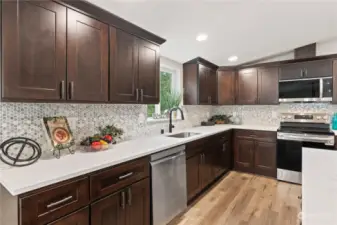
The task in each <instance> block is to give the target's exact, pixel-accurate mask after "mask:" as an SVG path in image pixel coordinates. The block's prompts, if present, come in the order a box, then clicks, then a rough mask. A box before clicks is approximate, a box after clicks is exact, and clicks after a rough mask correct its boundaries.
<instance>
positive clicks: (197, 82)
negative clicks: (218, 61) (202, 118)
mask: <svg viewBox="0 0 337 225" xmlns="http://www.w3.org/2000/svg"><path fill="white" fill-rule="evenodd" d="M217 68H218V67H217V66H215V65H214V64H211V63H210V62H208V61H206V60H203V59H201V58H197V59H194V60H191V61H189V62H187V63H185V64H184V65H183V73H184V75H183V85H184V104H185V105H216V104H217V102H218V100H217V97H218V96H217V75H216V70H217Z"/></svg>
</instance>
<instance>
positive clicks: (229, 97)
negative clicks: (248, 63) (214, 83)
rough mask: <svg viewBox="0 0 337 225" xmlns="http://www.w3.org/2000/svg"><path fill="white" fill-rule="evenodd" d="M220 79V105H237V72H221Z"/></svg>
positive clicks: (218, 73)
mask: <svg viewBox="0 0 337 225" xmlns="http://www.w3.org/2000/svg"><path fill="white" fill-rule="evenodd" d="M217 78H218V104H219V105H234V104H235V71H232V70H222V71H221V70H219V71H217Z"/></svg>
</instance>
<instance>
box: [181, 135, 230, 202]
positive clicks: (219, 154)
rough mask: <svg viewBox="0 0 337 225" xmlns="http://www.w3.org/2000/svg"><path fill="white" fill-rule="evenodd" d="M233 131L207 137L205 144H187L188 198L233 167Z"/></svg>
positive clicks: (191, 197) (190, 198)
mask: <svg viewBox="0 0 337 225" xmlns="http://www.w3.org/2000/svg"><path fill="white" fill-rule="evenodd" d="M230 134H231V133H230V132H229V133H228V132H225V133H223V135H214V136H211V137H209V138H207V140H206V141H204V142H203V143H204V144H203V145H200V144H198V145H197V144H195V143H196V142H191V143H189V144H187V150H186V155H187V160H186V172H187V174H186V176H187V198H188V201H191V200H192V199H193V198H194V197H195V196H196V195H198V194H199V193H201V192H202V191H203V190H204V189H205V188H206V187H207V186H208V185H210V184H211V183H212V182H213V181H215V180H216V179H217V178H218V177H219V176H220V175H222V174H224V172H226V171H228V170H229V169H230V168H231V162H232V153H231V152H232V147H231V140H230V139H231V135H230Z"/></svg>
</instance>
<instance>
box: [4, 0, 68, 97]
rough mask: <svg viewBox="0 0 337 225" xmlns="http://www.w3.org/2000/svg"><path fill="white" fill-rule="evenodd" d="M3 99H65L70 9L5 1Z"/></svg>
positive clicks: (35, 3)
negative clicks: (68, 15)
mask: <svg viewBox="0 0 337 225" xmlns="http://www.w3.org/2000/svg"><path fill="white" fill-rule="evenodd" d="M2 13H3V15H2V30H3V31H4V32H3V34H2V41H3V42H2V43H3V44H2V60H3V64H2V65H3V68H2V98H4V99H18V100H62V99H63V100H65V99H66V95H65V94H66V93H65V91H66V90H65V86H64V85H65V83H64V82H65V81H66V26H67V24H66V8H65V7H64V6H61V5H59V4H57V3H55V2H52V1H19V0H17V1H4V2H2Z"/></svg>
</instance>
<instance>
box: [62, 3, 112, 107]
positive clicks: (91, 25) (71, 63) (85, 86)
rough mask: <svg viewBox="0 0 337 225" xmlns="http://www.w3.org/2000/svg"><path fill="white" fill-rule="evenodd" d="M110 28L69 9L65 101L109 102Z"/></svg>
mask: <svg viewBox="0 0 337 225" xmlns="http://www.w3.org/2000/svg"><path fill="white" fill-rule="evenodd" d="M108 32H109V27H108V25H107V24H104V23H102V22H100V21H98V20H95V19H92V18H91V17H88V16H86V15H84V14H81V13H78V12H76V11H74V10H71V9H68V42H67V44H68V53H67V59H68V61H67V74H68V88H67V89H68V100H74V101H93V102H106V101H108V85H109V84H108V81H109V78H108V69H109V62H108V60H109V49H108V48H109V39H108Z"/></svg>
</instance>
